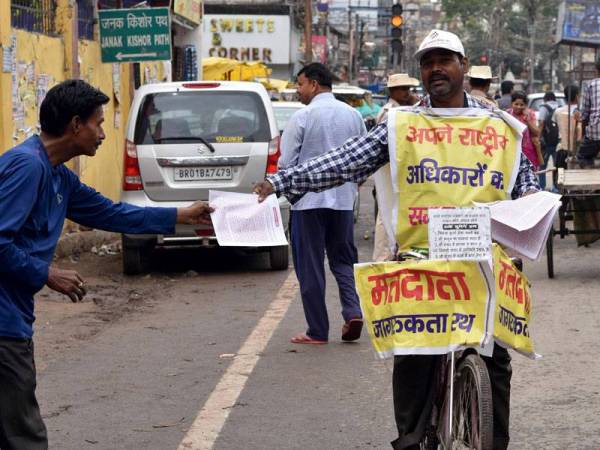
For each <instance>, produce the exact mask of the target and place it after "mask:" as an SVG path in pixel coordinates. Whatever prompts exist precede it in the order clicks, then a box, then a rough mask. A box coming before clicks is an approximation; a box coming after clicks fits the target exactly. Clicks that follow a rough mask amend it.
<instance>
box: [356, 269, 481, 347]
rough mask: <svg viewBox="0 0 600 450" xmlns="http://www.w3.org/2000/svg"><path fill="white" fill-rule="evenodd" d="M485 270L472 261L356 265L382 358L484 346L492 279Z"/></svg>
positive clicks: (366, 316)
mask: <svg viewBox="0 0 600 450" xmlns="http://www.w3.org/2000/svg"><path fill="white" fill-rule="evenodd" d="M485 270H486V266H485V265H484V264H482V263H477V262H472V261H439V260H438V261H434V260H422V261H407V262H381V263H364V264H356V265H355V266H354V276H355V283H356V290H357V292H358V295H359V297H360V305H361V309H362V312H363V316H364V320H365V325H366V327H367V330H368V333H369V336H370V338H371V342H372V344H373V346H374V348H375V351H376V352H377V354H378V355H379V356H380V357H382V358H388V357H391V356H393V355H406V354H445V353H448V352H450V351H454V350H459V349H461V348H463V347H481V346H482V345H483V344H484V343H485V342H486V341H487V340H488V339H489V338H490V337H491V331H490V330H488V325H490V324H491V320H490V319H491V311H490V308H491V298H490V292H492V286H491V281H489V280H491V279H492V278H491V273H488V274H487V275H486V273H485V272H484V271H485ZM487 270H488V272H489V269H487Z"/></svg>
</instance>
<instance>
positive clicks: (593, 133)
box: [577, 53, 600, 168]
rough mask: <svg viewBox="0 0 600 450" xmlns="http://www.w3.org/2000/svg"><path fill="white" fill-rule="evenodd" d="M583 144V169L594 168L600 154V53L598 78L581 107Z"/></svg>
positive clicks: (579, 157) (580, 157) (585, 93)
mask: <svg viewBox="0 0 600 450" xmlns="http://www.w3.org/2000/svg"><path fill="white" fill-rule="evenodd" d="M581 122H582V124H583V142H582V143H581V147H579V152H578V153H577V160H578V161H579V162H580V164H581V166H582V167H584V168H585V167H593V166H594V158H595V157H596V156H598V152H600V53H598V56H597V57H596V78H594V79H593V80H591V81H590V82H589V83H588V84H587V85H586V87H585V88H584V90H583V102H582V107H581Z"/></svg>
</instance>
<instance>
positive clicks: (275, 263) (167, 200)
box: [121, 81, 290, 274]
mask: <svg viewBox="0 0 600 450" xmlns="http://www.w3.org/2000/svg"><path fill="white" fill-rule="evenodd" d="M279 155H280V152H279V131H278V128H277V122H276V121H275V116H274V114H273V109H272V107H271V101H270V99H269V96H268V94H267V91H266V90H265V88H264V87H263V86H262V85H261V84H260V83H251V82H234V81H190V82H179V83H160V84H148V85H145V86H142V87H140V88H139V89H138V90H137V91H136V93H135V96H134V98H133V103H132V105H131V111H130V114H129V120H128V123H127V137H126V141H125V149H124V158H125V160H124V161H125V164H124V176H123V186H122V192H121V201H123V202H127V203H131V204H134V205H139V206H167V207H180V206H187V205H189V204H190V203H191V202H192V201H195V200H208V191H209V189H217V190H225V191H233V192H244V193H250V192H252V188H253V186H254V184H255V183H257V182H260V181H262V180H264V178H265V175H267V174H270V173H275V172H276V171H277V160H278V158H279ZM279 205H280V207H281V214H282V219H283V222H284V224H286V232H287V224H288V223H289V210H290V205H289V203H288V201H287V200H286V199H285V198H284V197H281V198H279ZM122 239H123V271H124V272H125V273H127V274H137V273H142V272H144V271H145V270H146V269H147V266H148V262H149V257H150V255H151V250H152V249H153V248H154V247H155V246H169V245H178V246H179V245H187V244H191V245H199V246H204V247H209V246H210V247H213V246H216V245H217V241H216V237H215V235H214V230H213V229H212V228H211V227H210V226H205V225H199V226H191V225H177V227H176V230H175V234H173V235H169V236H167V235H129V234H126V235H123V237H122ZM265 250H266V251H269V252H270V263H271V268H272V269H275V270H281V269H285V268H287V267H288V246H281V247H269V248H267V249H265Z"/></svg>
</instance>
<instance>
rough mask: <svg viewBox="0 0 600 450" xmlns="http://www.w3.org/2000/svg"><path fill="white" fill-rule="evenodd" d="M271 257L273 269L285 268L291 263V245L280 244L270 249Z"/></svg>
mask: <svg viewBox="0 0 600 450" xmlns="http://www.w3.org/2000/svg"><path fill="white" fill-rule="evenodd" d="M269 259H270V265H271V269H272V270H285V269H287V268H288V265H289V246H287V245H278V246H276V247H271V248H270V249H269Z"/></svg>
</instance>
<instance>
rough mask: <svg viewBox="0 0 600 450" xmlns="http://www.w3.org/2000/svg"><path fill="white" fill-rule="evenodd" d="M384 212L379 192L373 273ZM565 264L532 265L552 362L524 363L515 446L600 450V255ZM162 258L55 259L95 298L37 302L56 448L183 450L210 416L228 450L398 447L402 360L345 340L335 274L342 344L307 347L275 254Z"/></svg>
mask: <svg viewBox="0 0 600 450" xmlns="http://www.w3.org/2000/svg"><path fill="white" fill-rule="evenodd" d="M372 213H373V208H372V202H371V199H370V187H368V186H366V187H364V188H363V192H362V208H361V214H360V219H359V222H358V224H357V227H356V232H355V237H356V242H357V245H358V248H359V253H360V259H361V261H367V260H369V257H370V253H371V249H372V239H371V236H370V234H371V231H372V228H373V217H372ZM365 233H367V234H368V236H369V237H370V239H368V240H365V239H364V236H365ZM555 252H556V272H557V275H556V278H555V279H554V280H548V279H547V277H546V272H545V260H542V261H541V262H538V263H526V273H527V274H528V276H529V277H530V280H531V282H532V284H533V295H534V303H533V311H534V324H533V327H532V334H533V337H534V342H535V345H536V350H537V352H538V353H541V354H542V355H543V358H542V359H540V360H537V361H532V360H528V359H526V358H524V357H522V356H520V355H516V354H515V355H514V365H513V367H514V376H513V391H512V415H511V419H512V421H511V426H512V443H511V447H510V448H511V449H567V448H568V449H597V448H600V420H598V417H599V416H600V351H599V350H598V342H599V338H598V331H597V330H598V325H599V324H600V306H599V305H598V299H599V295H598V293H597V292H598V291H599V290H600V281H599V275H600V266H599V265H598V263H597V262H598V260H599V256H600V250H599V247H598V246H591V247H590V248H581V249H578V248H576V246H575V243H574V241H572V240H571V239H565V240H560V241H557V242H556V250H555ZM156 256H157V258H156V264H155V267H154V269H153V272H152V273H151V274H150V275H148V276H140V277H123V276H122V275H121V273H120V256H119V255H108V256H104V257H99V256H96V255H92V254H84V255H81V257H80V258H79V259H77V260H68V259H67V260H61V261H58V262H57V263H58V264H59V265H61V266H62V267H75V268H77V269H78V270H79V271H80V272H81V273H82V274H83V275H84V276H85V277H86V279H87V282H88V286H89V291H88V292H89V294H88V297H87V299H86V301H84V302H82V303H80V304H71V303H70V302H68V301H67V300H66V299H64V298H62V297H60V296H59V295H56V294H55V293H52V292H50V291H44V292H43V293H42V294H41V295H40V296H39V297H38V301H37V311H38V321H37V323H36V329H37V333H36V338H35V340H36V352H37V364H38V397H39V401H40V404H41V408H42V413H43V415H44V417H45V420H46V424H47V427H48V432H49V436H50V447H51V448H53V449H69V450H70V449H73V450H75V449H77V450H79V449H98V450H99V449H107V450H108V449H156V450H163V449H165V450H166V449H177V448H178V447H179V446H180V444H181V443H182V441H183V440H184V438H185V437H186V433H187V432H188V429H189V428H190V426H191V425H192V424H193V423H194V421H195V419H196V417H197V416H198V414H199V412H200V411H201V410H202V408H203V406H205V405H206V406H207V408H208V409H205V410H204V412H203V416H202V420H203V421H201V422H200V426H201V427H202V426H204V427H206V428H207V429H208V428H210V429H211V430H212V434H211V436H212V438H214V439H215V441H214V448H215V449H222V450H233V449H305V448H314V449H331V450H335V449H340V450H341V449H369V448H377V449H379V448H390V447H389V441H391V440H393V439H394V438H395V437H396V434H395V426H394V419H393V408H392V400H391V375H392V372H391V369H392V364H391V362H390V361H380V360H377V359H376V358H375V356H374V353H373V351H372V348H371V346H370V343H369V341H368V339H367V338H366V336H364V337H363V339H361V340H360V341H359V342H358V343H354V344H343V343H341V341H340V331H341V326H342V319H341V317H340V314H339V311H340V307H339V300H338V294H337V288H336V286H335V282H334V280H333V278H332V277H331V276H329V277H328V291H327V297H328V298H327V300H328V306H329V314H330V321H331V334H330V343H329V345H327V346H318V347H316V346H298V345H294V344H291V343H289V338H290V337H291V336H293V335H294V334H296V333H298V332H300V331H303V330H304V317H303V313H302V306H301V302H300V299H299V296H298V291H297V285H296V283H295V277H294V276H293V272H292V270H291V268H290V270H289V271H281V272H271V271H269V270H268V264H267V263H268V261H267V259H266V255H261V254H254V255H245V254H242V253H237V252H223V251H216V252H215V251H210V252H208V251H203V252H201V251H189V250H187V251H169V252H160V253H159V254H158V255H156ZM288 305H289V308H288ZM279 317H281V320H280V319H279ZM253 352H254V353H255V354H253ZM236 364H238V365H237V366H236ZM215 389H217V390H216V391H215ZM237 393H239V396H237ZM232 395H233V398H234V399H235V401H234V403H233V404H232V405H231V406H228V407H223V406H222V405H221V406H220V403H219V401H222V400H223V399H226V398H230V397H231V396H232ZM207 402H208V403H207ZM197 424H198V423H197ZM212 438H211V439H212ZM203 448H208V445H206V444H205V447H203Z"/></svg>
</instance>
